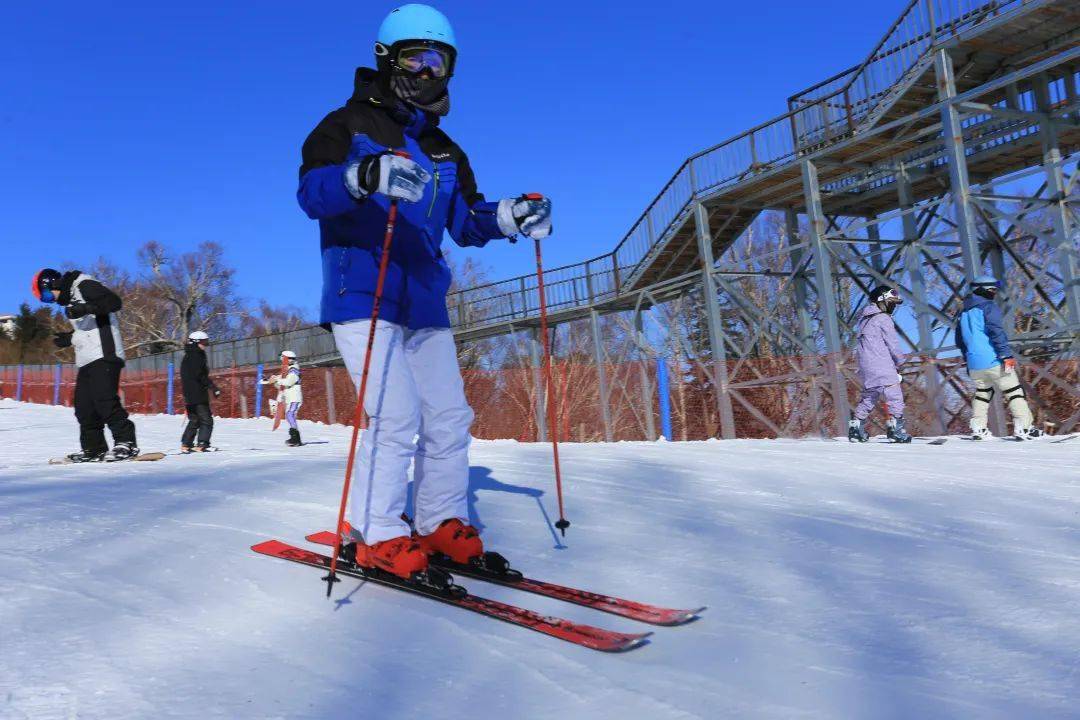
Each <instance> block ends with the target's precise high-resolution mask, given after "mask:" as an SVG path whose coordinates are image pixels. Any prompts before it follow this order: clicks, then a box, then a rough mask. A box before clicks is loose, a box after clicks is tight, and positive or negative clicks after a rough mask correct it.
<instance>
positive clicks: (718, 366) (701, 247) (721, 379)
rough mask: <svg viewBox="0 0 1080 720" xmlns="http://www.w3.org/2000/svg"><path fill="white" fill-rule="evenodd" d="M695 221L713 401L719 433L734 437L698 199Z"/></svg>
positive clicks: (708, 243) (705, 222) (704, 214)
mask: <svg viewBox="0 0 1080 720" xmlns="http://www.w3.org/2000/svg"><path fill="white" fill-rule="evenodd" d="M694 224H695V225H696V230H697V243H698V254H699V256H700V257H701V290H702V293H703V294H704V296H705V297H704V301H705V320H706V322H707V324H708V327H709V346H710V348H711V349H712V354H713V376H714V378H715V379H716V405H717V410H719V412H720V437H722V438H724V439H725V440H733V439H734V438H735V413H734V412H732V409H731V395H730V394H729V393H728V369H727V348H725V347H724V326H723V322H722V321H721V318H720V303H719V300H718V299H717V297H716V280H715V279H714V278H713V276H712V270H713V265H714V261H713V253H712V236H711V234H710V232H709V213H708V211H707V210H706V209H705V206H704V205H702V204H701V203H700V202H697V201H695V203H694Z"/></svg>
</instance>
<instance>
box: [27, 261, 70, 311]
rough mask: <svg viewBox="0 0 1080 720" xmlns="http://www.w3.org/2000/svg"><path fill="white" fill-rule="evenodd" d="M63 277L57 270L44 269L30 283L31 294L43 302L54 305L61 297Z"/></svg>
mask: <svg viewBox="0 0 1080 720" xmlns="http://www.w3.org/2000/svg"><path fill="white" fill-rule="evenodd" d="M63 277H64V276H63V275H61V274H60V273H59V272H58V271H57V270H53V269H52V268H42V269H41V270H38V272H37V274H36V275H34V279H33V280H31V281H30V292H32V293H34V297H36V298H37V299H38V300H39V301H41V302H45V303H54V302H56V298H57V296H59V295H60V281H61V280H62V279H63Z"/></svg>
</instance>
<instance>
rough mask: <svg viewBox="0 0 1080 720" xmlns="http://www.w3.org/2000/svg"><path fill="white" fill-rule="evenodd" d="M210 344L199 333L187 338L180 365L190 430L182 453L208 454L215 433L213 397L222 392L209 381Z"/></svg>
mask: <svg viewBox="0 0 1080 720" xmlns="http://www.w3.org/2000/svg"><path fill="white" fill-rule="evenodd" d="M209 344H210V336H209V335H207V334H206V333H205V332H203V331H202V330H196V331H195V332H193V333H191V334H190V335H188V343H187V345H186V346H185V347H184V359H183V360H182V361H180V386H181V387H182V388H183V391H184V407H185V408H186V409H187V416H188V424H187V427H185V428H184V435H183V437H181V439H180V452H183V453H190V452H205V451H206V450H207V448H209V447H210V433H212V432H213V431H214V415H213V413H211V412H210V393H213V394H214V397H218V396H219V395H221V389H220V388H219V387H218V386H217V385H215V384H214V381H213V380H212V379H211V378H210V366H209V364H208V363H207V362H206V347H207V345H209ZM196 434H198V442H197V443H196Z"/></svg>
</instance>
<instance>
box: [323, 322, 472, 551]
mask: <svg viewBox="0 0 1080 720" xmlns="http://www.w3.org/2000/svg"><path fill="white" fill-rule="evenodd" d="M370 326H371V321H370V320H355V321H352V322H348V323H335V324H334V325H333V330H334V341H335V342H336V343H337V347H338V350H339V351H340V352H341V356H342V357H343V358H344V360H345V366H346V367H347V368H348V370H349V374H350V375H351V376H352V379H353V383H354V384H355V386H356V388H357V389H359V387H360V374H361V372H362V371H363V369H364V353H365V351H366V348H367V340H368V329H369V328H370ZM365 396H366V397H365V398H364V410H365V411H366V412H367V415H368V418H369V424H368V427H367V429H366V430H365V431H364V432H363V433H362V434H361V438H360V446H359V448H358V449H357V455H356V465H355V467H356V472H355V474H354V476H353V481H352V492H351V495H350V500H349V522H350V524H351V525H352V527H353V529H354V531H357V532H359V534H360V535H361V536H362V537H363V540H364V542H366V543H369V544H372V543H377V542H380V541H383V540H389V539H391V538H395V537H400V536H402V535H408V534H409V532H410V529H409V526H408V525H407V524H406V523H405V522H404V521H403V520H402V519H401V514H402V513H403V512H404V511H405V501H406V497H407V492H408V470H409V463H410V462H414V465H413V481H414V482H413V496H414V501H415V502H414V507H415V513H416V517H415V518H414V521H415V524H416V528H417V530H419V532H421V533H423V534H428V533H431V532H434V531H435V529H436V528H437V527H438V526H439V523H441V522H442V521H443V520H447V519H449V518H455V517H456V518H460V519H461V520H463V521H465V522H468V517H469V514H468V513H469V508H468V501H467V492H468V485H469V442H470V436H469V428H470V427H471V425H472V421H473V412H472V409H471V408H470V407H469V404H468V403H467V402H466V400H465V385H464V383H463V382H462V379H461V371H460V369H459V368H458V360H457V351H456V349H455V347H454V337H453V335H452V334H451V332H450V330H448V329H445V328H425V329H421V330H408V329H406V328H403V327H401V326H400V325H395V324H394V323H389V322H384V321H380V322H379V323H378V324H377V325H376V328H375V345H374V347H373V348H372V355H371V369H370V371H369V374H368V384H367V392H366V393H365Z"/></svg>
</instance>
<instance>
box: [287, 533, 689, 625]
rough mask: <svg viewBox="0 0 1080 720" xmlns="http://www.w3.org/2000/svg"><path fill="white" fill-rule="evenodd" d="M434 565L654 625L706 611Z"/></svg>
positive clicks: (327, 536) (444, 561)
mask: <svg viewBox="0 0 1080 720" xmlns="http://www.w3.org/2000/svg"><path fill="white" fill-rule="evenodd" d="M307 540H308V542H312V543H315V544H317V545H329V546H330V547H333V546H334V533H332V532H330V531H329V530H323V531H322V532H317V533H314V534H312V535H308V536H307ZM432 564H434V565H435V566H437V567H440V568H443V569H445V570H449V571H450V572H452V573H454V574H455V575H462V576H466V577H471V578H476V579H477V580H483V581H484V582H490V583H495V584H496V585H503V586H505V587H512V588H517V589H518V590H523V591H525V592H531V593H534V594H536V595H543V596H544V597H549V598H554V599H556V600H562V601H564V602H568V603H574V604H575V605H582V606H584V607H587V608H592V609H594V610H600V611H602V612H606V613H611V614H612V615H619V616H621V617H624V618H629V619H631V620H638V621H640V622H646V623H651V624H653V625H668V626H670V625H682V624H684V623H688V622H690V621H691V620H696V619H697V617H698V613H700V612H701V611H703V610H704V609H705V608H704V607H700V608H697V609H695V610H675V609H672V608H664V607H657V606H655V605H646V604H645V603H639V602H634V601H633V600H625V599H623V598H617V597H611V596H610V595H600V594H598V593H594V592H589V591H588V590H579V589H578V588H572V587H564V586H563V585H555V584H553V583H549V582H544V581H542V580H533V579H532V578H527V577H524V576H523V575H522V574H521V573H519V572H517V571H516V570H504V571H502V572H499V571H495V570H488V569H486V568H483V567H476V566H473V565H461V564H458V563H455V562H453V561H451V560H450V559H448V558H439V559H436V558H433V559H432Z"/></svg>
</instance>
